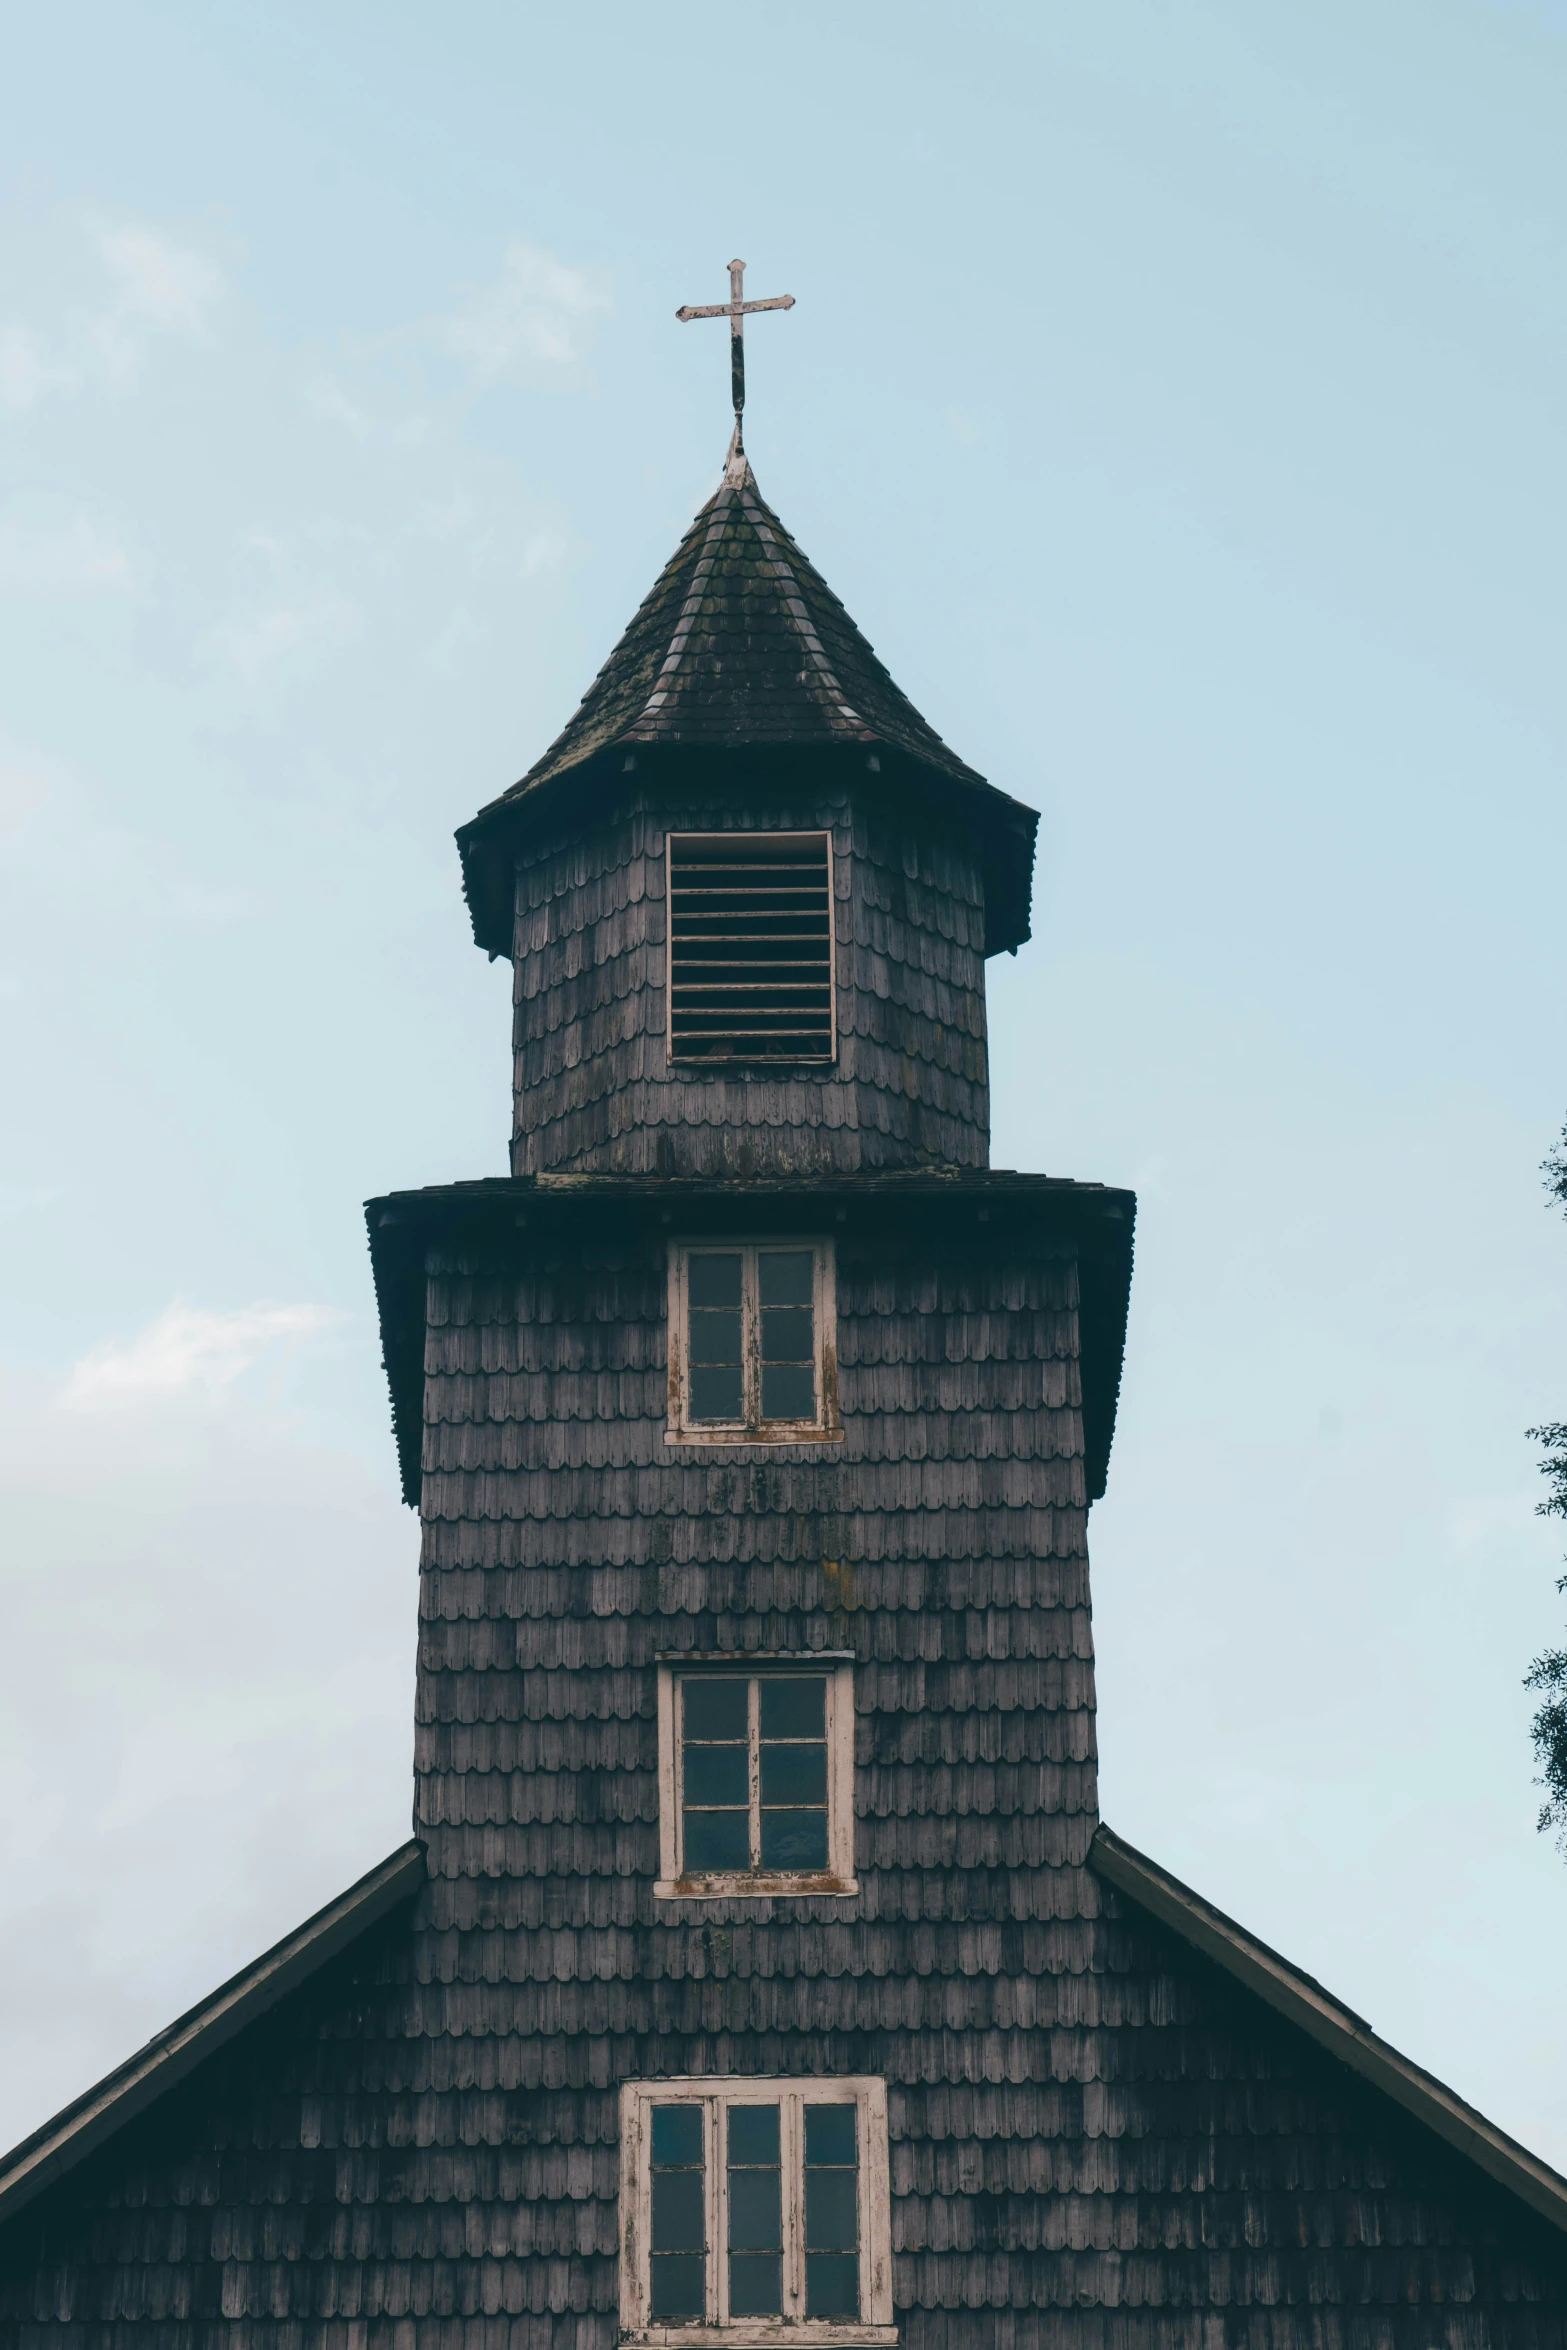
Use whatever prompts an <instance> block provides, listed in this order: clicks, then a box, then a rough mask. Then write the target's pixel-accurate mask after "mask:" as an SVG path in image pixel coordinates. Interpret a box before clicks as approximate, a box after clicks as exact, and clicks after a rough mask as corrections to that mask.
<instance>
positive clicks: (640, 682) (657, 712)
mask: <svg viewBox="0 0 1567 2350" xmlns="http://www.w3.org/2000/svg"><path fill="white" fill-rule="evenodd" d="M622 743H625V744H635V743H685V744H690V745H701V746H704V747H713V746H717V747H720V748H724V749H729V748H734V747H738V746H741V745H744V746H750V745H752V744H759V743H780V744H791V745H798V744H806V743H863V744H865V745H866V746H867V747H875V746H876V745H882V746H885V747H887V748H889V749H895V750H900V751H905V752H907V753H908V755H909V756H910V757H911V758H914V759H920V760H923V761H924V763H925V764H926V765H927V766H928V767H933V768H935V769H936V770H937V771H938V772H939V773H941V774H943V775H950V776H952V777H953V778H954V779H955V780H957V781H958V782H961V783H983V782H984V777H983V776H981V775H977V774H976V773H975V772H974V770H973V768H972V767H968V766H966V765H965V764H964V762H963V761H962V760H961V759H960V758H959V757H958V755H957V753H956V752H955V751H951V750H949V749H948V748H947V745H946V744H945V743H944V742H943V741H942V739H941V737H940V735H939V734H937V733H936V731H935V729H934V727H932V726H930V725H928V724H927V723H926V721H925V720H924V719H923V718H922V717H921V716H920V714H919V712H918V710H916V709H915V707H914V705H913V703H912V702H911V701H910V700H909V699H908V697H907V696H906V695H905V694H903V693H902V692H900V690H899V689H898V687H897V686H896V685H894V683H893V681H892V679H891V677H890V676H889V675H888V673H887V671H886V670H885V669H884V668H883V666H882V664H881V662H880V661H878V660H877V658H876V655H875V653H874V652H873V651H872V649H871V647H870V645H869V644H868V643H867V642H866V640H865V638H864V637H863V636H862V635H861V634H860V631H859V630H858V628H856V626H855V624H854V622H853V621H852V620H851V619H850V617H849V615H848V613H847V612H846V611H845V610H844V608H843V606H842V604H840V603H839V601H838V598H837V597H836V596H835V595H834V594H833V592H832V589H831V588H830V587H829V586H828V585H827V582H826V580H825V579H823V577H822V575H821V573H820V572H819V571H818V570H817V569H816V567H815V565H814V564H813V563H811V562H810V561H809V560H808V559H807V558H806V556H804V555H803V554H802V553H801V551H800V549H799V547H798V546H797V545H796V544H795V541H794V539H793V538H792V537H791V536H790V533H789V531H788V530H787V529H786V528H785V526H784V524H783V523H782V522H780V520H779V519H778V516H777V515H776V514H775V513H774V512H773V510H772V508H771V506H769V505H768V503H767V501H766V499H765V498H764V497H763V496H762V493H761V491H760V490H759V489H758V488H757V486H756V476H755V475H754V474H753V473H752V471H751V467H750V463H749V461H748V460H747V459H746V458H745V457H744V456H742V457H741V458H740V459H739V460H738V463H737V464H735V465H733V466H731V467H729V468H727V469H726V471H725V476H724V479H723V480H722V481H721V482H720V483H719V486H718V488H717V489H716V490H715V491H714V493H713V495H712V497H711V498H709V499H708V501H707V504H706V505H705V506H704V507H703V508H702V509H701V511H700V513H699V514H698V515H697V517H696V520H695V521H694V522H693V523H692V525H691V527H690V529H689V530H688V531H687V532H686V535H685V537H684V538H683V539H682V540H681V542H680V545H679V546H678V547H677V548H676V550H675V552H674V554H673V555H672V556H671V557H670V559H669V561H668V562H667V563H666V564H665V566H664V568H663V570H662V572H661V573H660V574H659V576H658V579H657V580H656V581H655V582H654V585H653V588H652V592H651V593H650V594H649V595H648V596H647V597H646V598H645V600H644V602H643V604H642V607H641V610H640V611H639V612H638V613H637V614H636V616H635V618H634V619H633V620H632V622H631V625H630V627H629V628H628V629H627V630H626V632H625V634H624V636H622V638H621V640H620V642H619V644H618V645H616V647H615V649H614V651H613V652H612V653H611V654H610V656H609V659H608V660H607V661H606V662H605V664H604V666H603V668H602V669H601V670H600V671H599V673H598V675H597V677H596V678H595V679H594V680H593V683H592V684H591V685H590V686H589V688H588V690H587V693H586V694H585V695H584V696H583V699H582V704H581V707H580V708H579V709H578V711H577V713H576V715H575V716H574V717H573V718H572V719H571V721H570V723H569V724H568V725H567V726H566V728H565V730H564V732H563V733H561V734H560V735H558V736H557V737H556V739H555V741H554V742H553V743H551V745H550V747H549V749H548V750H547V751H546V752H545V754H544V756H543V758H542V759H540V760H538V761H537V762H536V763H535V764H534V765H533V766H532V767H531V768H530V769H529V770H528V773H527V774H526V775H525V776H524V777H523V779H522V781H521V782H520V783H519V784H517V785H515V786H514V788H513V790H512V791H510V792H508V793H507V794H506V795H505V796H506V798H508V799H515V798H516V797H518V795H519V794H521V793H524V792H527V791H530V790H532V789H533V788H534V786H535V785H537V784H540V783H544V782H546V781H548V780H549V778H550V777H552V776H556V775H560V774H562V773H563V772H564V771H565V770H566V769H567V768H569V767H575V766H578V765H580V764H581V762H582V761H583V760H584V759H586V758H589V757H591V756H592V754H593V753H594V752H595V751H600V750H604V749H606V748H608V747H610V746H611V745H618V744H622Z"/></svg>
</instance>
